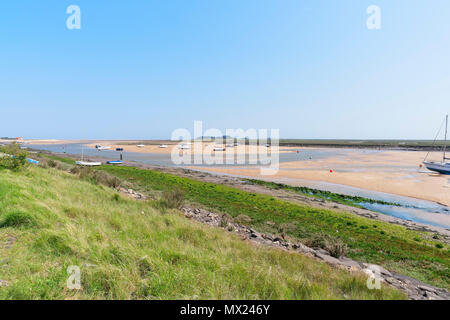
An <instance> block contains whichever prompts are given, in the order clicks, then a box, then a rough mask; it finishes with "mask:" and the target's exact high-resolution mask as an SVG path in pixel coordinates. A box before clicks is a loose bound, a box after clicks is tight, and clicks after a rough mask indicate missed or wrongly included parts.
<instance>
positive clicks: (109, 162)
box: [106, 160, 123, 164]
mask: <svg viewBox="0 0 450 320" xmlns="http://www.w3.org/2000/svg"><path fill="white" fill-rule="evenodd" d="M122 163H123V161H122V160H112V161H106V164H122Z"/></svg>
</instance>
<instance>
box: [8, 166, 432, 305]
mask: <svg viewBox="0 0 450 320" xmlns="http://www.w3.org/2000/svg"><path fill="white" fill-rule="evenodd" d="M56 168H57V166H55V167H48V168H43V167H38V166H30V167H29V168H27V169H26V170H22V171H18V172H15V171H12V170H0V279H1V280H3V283H7V286H1V287H0V299H110V298H114V299H403V298H405V296H404V295H403V294H401V293H399V292H398V291H396V290H394V289H391V288H387V287H385V286H383V287H382V289H381V290H369V289H368V288H367V286H366V277H364V276H362V275H359V274H351V273H349V272H347V271H344V270H338V269H333V268H331V267H329V266H328V265H326V264H325V263H321V262H318V261H315V260H312V259H310V258H307V257H305V256H302V255H300V254H296V253H289V252H285V251H283V250H277V249H268V248H264V247H259V246H253V245H251V244H249V243H247V242H244V241H242V240H240V239H239V238H238V237H237V236H234V235H232V234H230V233H228V232H226V231H225V230H222V229H219V228H212V227H207V226H204V225H201V224H199V223H196V222H193V221H190V220H188V219H186V218H184V216H183V215H182V214H181V213H179V211H178V210H175V209H168V210H167V211H166V214H161V211H160V210H159V204H158V201H157V200H149V201H135V200H132V199H129V198H126V197H124V196H122V195H120V194H119V193H118V192H117V191H116V190H114V189H113V188H109V187H105V186H104V185H103V184H100V183H97V182H96V181H95V178H93V176H91V173H88V174H86V175H85V176H83V175H84V174H81V172H79V173H69V172H66V170H57V169H56ZM124 169H125V170H128V168H124ZM115 170H116V169H115ZM115 170H114V172H111V173H110V175H114V174H118V173H120V172H122V171H115ZM122 173H123V174H125V173H127V176H128V175H129V172H128V171H123V172H122ZM140 174H142V173H140ZM152 174H155V173H152ZM118 175H119V174H118ZM119 176H120V175H119ZM162 177H165V179H169V180H170V179H172V177H171V176H160V182H162V180H161V179H162ZM149 178H152V177H149ZM145 185H147V183H145ZM148 187H149V186H148ZM172 187H174V185H173V184H172V183H170V184H168V185H166V188H165V189H164V190H169V189H172ZM208 188H209V187H208ZM186 189H188V188H187V186H186V185H185V184H182V187H181V188H180V190H181V191H182V192H183V193H181V192H178V191H177V192H176V193H174V194H171V195H170V196H168V193H163V194H165V196H163V197H166V201H167V202H168V203H170V205H168V207H178V206H179V204H180V201H181V200H180V199H181V198H182V197H181V194H183V197H184V195H185V196H186V197H188V198H191V199H192V197H193V196H192V195H193V194H195V191H196V190H195V189H191V190H188V191H187V190H186ZM211 189H213V188H211ZM159 190H161V188H160V189H159ZM161 191H163V190H161ZM213 192H214V191H213ZM223 196H224V197H225V198H227V197H228V196H229V195H228V193H224V194H223ZM219 205H220V202H219ZM248 216H249V217H250V215H248ZM254 219H255V218H254V217H252V221H253V220H254ZM255 220H256V221H258V220H259V219H258V218H256V219H255ZM6 244H7V245H6ZM436 250H437V249H436ZM70 266H78V267H79V268H80V271H81V288H80V289H78V290H71V289H69V288H68V287H67V280H68V277H69V275H68V271H67V270H68V268H69V267H70Z"/></svg>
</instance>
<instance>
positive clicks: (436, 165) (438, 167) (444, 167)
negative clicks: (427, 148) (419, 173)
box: [423, 115, 450, 174]
mask: <svg viewBox="0 0 450 320" xmlns="http://www.w3.org/2000/svg"><path fill="white" fill-rule="evenodd" d="M447 128H448V115H447V116H446V117H445V138H444V150H443V156H442V162H434V161H425V160H426V157H425V160H424V161H423V164H424V165H425V167H426V168H427V169H428V170H431V171H434V172H438V173H442V174H450V162H446V160H450V158H447V157H446V156H445V152H446V147H447ZM427 156H428V155H427Z"/></svg>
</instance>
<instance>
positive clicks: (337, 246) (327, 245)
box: [305, 234, 348, 258]
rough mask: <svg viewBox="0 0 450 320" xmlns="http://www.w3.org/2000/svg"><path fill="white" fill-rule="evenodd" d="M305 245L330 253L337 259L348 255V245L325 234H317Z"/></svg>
mask: <svg viewBox="0 0 450 320" xmlns="http://www.w3.org/2000/svg"><path fill="white" fill-rule="evenodd" d="M305 244H306V245H307V246H309V247H312V248H321V249H324V250H326V251H328V252H329V253H330V255H331V256H333V257H335V258H340V257H342V256H344V255H346V254H347V251H348V248H347V245H346V244H345V243H344V242H343V241H342V240H341V239H339V238H333V237H331V236H328V235H325V234H316V235H314V236H313V237H312V238H310V239H308V240H307V241H306V242H305Z"/></svg>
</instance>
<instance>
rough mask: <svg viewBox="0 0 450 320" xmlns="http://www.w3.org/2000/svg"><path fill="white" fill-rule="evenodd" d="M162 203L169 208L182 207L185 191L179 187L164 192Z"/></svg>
mask: <svg viewBox="0 0 450 320" xmlns="http://www.w3.org/2000/svg"><path fill="white" fill-rule="evenodd" d="M160 203H161V205H162V206H164V207H166V208H168V209H181V207H182V206H183V204H184V192H183V191H182V190H181V189H179V188H173V189H172V190H166V191H164V192H163V193H162V197H161V200H160Z"/></svg>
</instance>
